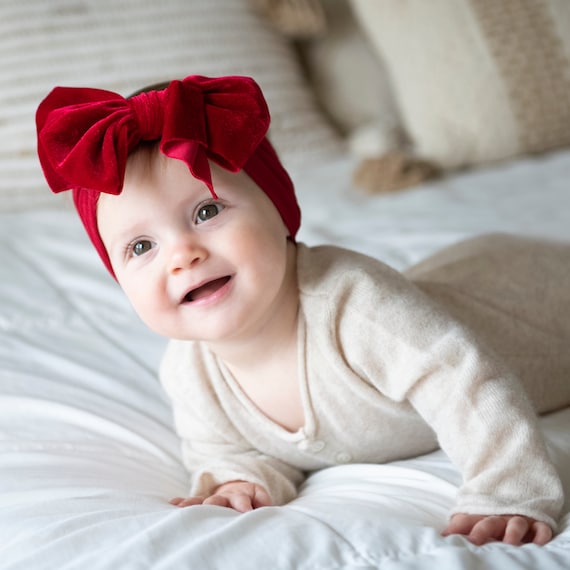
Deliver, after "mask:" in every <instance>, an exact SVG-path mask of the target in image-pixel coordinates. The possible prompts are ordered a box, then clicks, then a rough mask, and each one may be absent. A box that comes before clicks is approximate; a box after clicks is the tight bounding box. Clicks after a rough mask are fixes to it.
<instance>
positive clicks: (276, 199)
mask: <svg viewBox="0 0 570 570" xmlns="http://www.w3.org/2000/svg"><path fill="white" fill-rule="evenodd" d="M269 122H270V118H269V111H268V109H267V104H266V102H265V99H264V98H263V94H262V92H261V90H260V88H259V86H258V85H257V84H256V83H255V81H253V79H250V78H248V77H220V78H213V79H212V78H208V77H201V76H197V75H195V76H190V77H187V78H186V79H183V80H182V81H172V82H171V83H170V85H169V86H168V87H167V88H166V89H163V90H161V91H149V92H145V93H141V94H139V95H135V96H134V97H131V98H129V99H125V98H124V97H122V96H121V95H118V94H117V93H113V92H111V91H104V90H101V89H88V88H74V87H56V88H55V89H54V90H53V91H52V92H51V93H50V94H49V95H48V96H47V97H46V98H45V99H44V100H43V101H42V102H41V104H40V106H39V107H38V110H37V113H36V125H37V131H38V156H39V159H40V163H41V166H42V168H43V171H44V175H45V177H46V180H47V182H48V184H49V186H50V188H51V189H52V191H53V192H62V191H64V190H70V189H71V190H73V198H74V202H75V206H76V208H77V211H78V213H79V216H80V218H81V220H82V222H83V225H84V226H85V229H86V230H87V233H88V234H89V237H90V238H91V241H92V242H93V245H94V246H95V248H96V249H97V251H98V253H99V255H100V256H101V259H102V260H103V262H104V263H105V266H106V267H107V269H108V270H109V271H110V272H111V274H112V275H114V272H113V269H112V267H111V262H110V260H109V256H108V254H107V251H106V249H105V246H104V245H103V242H102V240H101V236H100V235H99V230H98V227H97V200H98V198H99V195H100V193H101V192H105V193H108V194H120V193H121V191H122V188H123V178H124V175H125V168H126V163H127V157H128V155H129V154H130V153H131V152H132V151H133V150H134V149H135V148H136V147H137V145H138V144H139V143H140V142H141V141H160V150H161V152H162V153H163V154H165V155H166V156H168V157H171V158H176V159H179V160H182V161H184V162H185V163H186V164H187V165H188V168H189V169H190V172H191V173H192V175H193V176H194V177H195V178H197V179H199V180H202V181H203V182H204V183H205V184H206V185H207V186H208V188H209V189H210V192H211V193H212V196H213V197H214V198H216V194H215V189H214V187H213V185H212V178H211V173H210V166H209V164H208V159H210V160H213V161H214V162H216V163H217V164H219V165H220V166H222V167H223V168H225V169H227V170H229V171H231V172H238V171H239V170H241V169H242V168H243V170H245V172H246V173H247V174H248V175H249V176H250V178H251V179H252V180H253V181H254V182H255V183H256V184H257V185H258V186H259V187H260V188H261V189H262V190H263V191H264V192H265V193H266V194H267V196H268V197H269V198H270V199H271V201H272V202H273V204H274V205H275V207H276V208H277V210H278V212H279V213H280V215H281V218H282V219H283V221H284V222H285V225H286V227H287V229H288V230H289V234H290V235H291V237H295V234H296V233H297V230H298V229H299V225H300V219H301V215H300V211H299V206H298V204H297V200H296V198H295V192H294V188H293V184H292V182H291V179H290V178H289V175H288V174H287V172H286V170H285V169H284V168H283V166H282V164H281V162H280V161H279V158H278V157H277V154H276V152H275V150H274V149H273V147H272V146H271V144H270V143H269V141H268V140H267V138H266V137H265V135H266V133H267V130H268V128H269Z"/></svg>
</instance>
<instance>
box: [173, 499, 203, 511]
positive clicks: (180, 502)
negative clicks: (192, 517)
mask: <svg viewBox="0 0 570 570" xmlns="http://www.w3.org/2000/svg"><path fill="white" fill-rule="evenodd" d="M168 502H169V503H170V504H171V505H174V506H175V507H181V508H183V507H191V506H193V505H201V504H202V503H203V502H204V499H203V498H202V497H187V498H183V497H175V498H174V499H170V501H168Z"/></svg>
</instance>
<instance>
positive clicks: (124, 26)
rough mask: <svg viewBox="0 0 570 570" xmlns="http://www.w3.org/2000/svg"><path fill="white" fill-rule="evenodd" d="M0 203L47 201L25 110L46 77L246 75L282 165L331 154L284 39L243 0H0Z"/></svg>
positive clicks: (114, 84) (117, 80)
mask: <svg viewBox="0 0 570 570" xmlns="http://www.w3.org/2000/svg"><path fill="white" fill-rule="evenodd" d="M0 37H1V38H2V41H1V42H0V170H1V172H2V176H1V177H0V210H2V209H4V210H7V209H11V210H16V209H22V208H31V207H37V206H41V205H52V204H56V202H57V203H59V201H58V200H57V199H56V198H55V197H54V196H52V195H51V193H50V192H49V190H48V188H47V186H46V184H45V181H44V179H43V176H42V174H41V171H40V168H39V163H38V159H37V157H36V134H35V126H34V115H35V110H36V108H37V105H38V104H39V102H40V100H41V99H42V98H43V97H44V96H45V95H46V94H47V92H48V91H49V90H50V89H51V88H53V87H54V86H55V85H69V86H89V87H99V88H101V89H110V90H112V91H116V92H118V93H121V94H122V95H129V94H130V93H131V92H133V91H135V90H136V89H139V88H141V87H143V86H145V85H151V84H155V83H158V82H161V81H168V80H171V79H175V78H176V79H180V78H182V77H186V76H187V75H193V74H199V75H209V76H218V75H250V76H252V77H254V78H255V79H256V81H257V82H258V83H259V84H260V85H261V87H262V89H263V91H264V93H265V96H266V99H267V102H268V105H269V108H270V111H271V115H272V123H271V129H270V132H269V136H270V138H271V141H272V142H273V143H274V145H275V147H276V148H277V150H278V151H279V153H280V155H281V157H282V159H283V161H284V162H285V164H286V165H287V166H292V165H295V164H298V163H299V162H303V161H311V160H313V159H315V158H318V157H323V156H327V157H328V156H330V155H334V154H336V152H338V151H339V149H340V148H341V143H340V140H339V138H338V137H337V136H336V134H335V131H334V130H333V128H332V127H331V126H330V125H329V123H328V121H327V120H326V119H325V118H324V115H323V114H322V113H321V112H320V111H319V110H318V108H317V105H316V103H315V101H314V100H313V96H312V92H311V91H310V89H309V88H308V86H307V85H306V83H305V80H304V76H303V73H302V71H301V69H300V65H299V64H298V61H297V56H296V53H295V51H294V49H293V47H292V45H291V44H290V42H289V41H288V40H287V39H286V38H284V37H283V36H282V34H281V33H279V32H278V31H277V30H275V29H274V28H273V27H272V26H271V25H270V24H269V23H268V22H266V21H265V19H264V18H262V17H260V16H259V15H258V14H257V13H256V12H255V10H254V9H253V8H252V7H251V5H250V3H249V0H192V1H188V0H161V1H160V2H156V1H155V0H120V1H118V0H49V1H46V0H27V1H26V2H1V3H0Z"/></svg>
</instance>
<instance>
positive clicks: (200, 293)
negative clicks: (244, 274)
mask: <svg viewBox="0 0 570 570" xmlns="http://www.w3.org/2000/svg"><path fill="white" fill-rule="evenodd" d="M230 279H231V276H230V275H226V276H225V277H219V278H218V279H214V280H212V281H208V282H207V283H204V284H203V285H200V287H196V289H192V291H188V293H186V295H184V299H182V302H183V303H192V301H197V300H198V299H203V298H204V297H208V296H209V295H212V294H213V293H215V292H216V291H218V290H219V289H221V288H222V287H223V286H224V285H225V284H226V283H227V282H228V281H229V280H230Z"/></svg>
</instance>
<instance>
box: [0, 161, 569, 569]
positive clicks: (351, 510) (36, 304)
mask: <svg viewBox="0 0 570 570" xmlns="http://www.w3.org/2000/svg"><path fill="white" fill-rule="evenodd" d="M351 166H352V165H351V163H350V161H346V160H343V161H338V162H334V163H330V164H323V165H319V166H318V167H313V168H311V169H309V168H307V169H305V170H304V171H298V172H294V173H293V176H294V178H295V182H296V184H297V187H298V194H299V199H300V202H301V205H302V209H303V216H304V217H303V227H302V230H301V233H300V236H299V237H300V239H301V240H302V241H305V242H307V243H309V244H316V243H322V242H327V243H335V244H339V245H344V246H347V247H352V248H354V249H358V250H360V251H363V252H365V253H368V254H371V255H375V256H377V257H379V258H381V259H383V260H384V261H386V262H387V263H389V264H391V265H393V266H394V267H396V268H398V269H402V268H404V267H406V266H408V265H410V264H412V263H414V262H415V261H418V260H419V259H421V258H423V257H425V256H426V255H427V254H429V253H431V252H433V251H435V250H436V249H438V248H440V247H442V246H444V245H447V244H449V243H452V242H455V241H458V240H460V239H462V238H464V237H468V236H471V235H474V234H479V233H485V232H490V231H509V232H519V233H526V234H534V235H543V236H548V237H554V238H558V239H563V240H566V241H569V242H570V183H569V180H570V152H562V153H555V154H552V155H549V156H546V157H543V158H541V159H537V160H525V161H520V162H518V163H514V164H511V165H507V166H499V167H496V168H493V169H489V170H486V171H479V172H471V173H465V174H460V175H457V176H454V177H451V178H448V179H446V180H442V181H440V182H438V183H436V184H433V185H429V186H425V187H419V188H416V189H414V190H409V191H406V192H400V193H397V194H392V195H386V196H379V197H375V198H370V197H365V196H363V195H361V194H358V193H357V192H355V190H354V189H352V188H351V186H350V171H351ZM46 191H47V190H46ZM537 278H540V276H537ZM569 285H570V284H569ZM569 294H570V287H569ZM164 344H165V341H164V340H163V339H161V338H158V337H156V336H155V335H153V334H152V333H150V332H148V331H147V330H146V329H145V328H144V326H143V325H142V324H140V323H139V321H138V319H137V317H136V316H135V315H134V314H133V312H132V310H131V309H130V307H129V306H128V304H127V302H126V301H125V299H124V298H123V296H122V294H121V292H120V291H119V289H118V287H117V286H116V284H115V283H114V282H113V281H112V280H111V278H110V277H108V276H107V275H106V273H105V271H104V269H103V266H102V264H101V263H100V261H99V260H98V258H97V257H96V254H95V253H94V251H92V248H91V247H90V245H89V244H88V242H87V238H86V236H85V235H84V233H83V230H82V228H81V227H80V223H79V221H78V219H77V217H76V215H75V214H74V213H73V212H66V211H64V212H62V211H49V210H46V211H35V212H27V213H19V214H0V569H1V570H12V569H18V570H20V569H22V570H24V569H25V570H43V569H57V570H61V569H76V568H77V569H89V570H95V569H105V570H122V569H137V570H138V569H146V568H152V569H164V570H166V569H176V570H178V569H186V568H190V569H199V570H202V569H220V570H226V569H227V570H234V569H235V570H246V569H279V570H280V569H292V570H293V569H294V570H308V569H312V570H317V569H319V570H320V569H340V568H343V569H344V568H346V569H376V568H381V569H386V570H404V569H419V570H428V569H429V570H434V569H437V570H456V569H458V568H465V569H480V568H498V569H500V570H514V569H517V570H519V569H533V570H534V569H545V570H557V569H561V570H562V569H568V568H570V516H569V514H568V511H569V509H570V505H569V504H568V501H567V504H566V508H565V515H564V517H563V519H562V521H561V526H560V531H561V532H560V534H559V535H558V536H557V537H556V538H555V539H554V540H553V541H552V542H551V543H550V544H548V545H547V546H546V547H543V548H539V547H535V546H532V545H528V546H524V547H520V548H515V547H509V546H506V545H503V544H498V543H494V544H488V545H486V546H484V547H475V546H472V545H470V544H469V543H468V542H467V541H466V540H465V539H463V538H462V537H458V536H454V537H449V538H445V539H444V538H442V537H440V536H439V531H440V530H441V529H442V528H443V526H444V524H445V521H446V516H447V511H448V509H449V508H450V506H451V505H452V503H453V499H454V494H455V492H456V489H457V486H458V483H459V475H458V473H457V471H456V470H455V469H454V468H453V466H452V465H451V464H450V463H449V461H448V460H447V458H446V457H445V456H444V455H443V454H442V453H441V452H435V453H432V454H429V455H426V456H423V457H419V458H416V459H412V460H408V461H401V462H397V463H392V464H388V465H347V466H342V467H335V468H331V469H327V470H324V471H321V472H318V473H316V474H314V475H312V476H311V477H309V479H308V480H307V482H306V484H305V485H304V486H303V487H302V489H301V492H300V495H299V497H298V498H297V499H296V500H295V501H293V502H292V503H291V504H289V505H286V506H284V507H275V508H264V509H259V510H257V511H254V512H251V513H248V514H237V513H236V512H234V511H232V510H229V509H223V508H218V507H208V506H199V507H192V508H188V509H178V508H176V507H172V506H170V505H169V504H168V499H169V498H170V497H173V496H177V495H183V494H184V493H185V491H186V489H187V485H188V475H187V474H186V473H185V471H184V468H183V467H182V464H181V461H180V456H179V447H178V441H177V438H176V436H175V434H174V432H173V429H172V422H171V416H170V409H169V406H168V403H167V401H166V399H165V397H164V395H163V394H162V391H161V388H160V386H159V384H158V381H157V377H156V370H157V366H158V362H159V359H160V356H161V352H162V350H163V348H164ZM569 381H570V378H569ZM355 413H357V411H356V410H355ZM541 425H542V428H543V430H544V433H545V436H546V438H547V440H548V442H549V445H550V449H551V451H552V454H553V457H554V460H555V462H556V464H557V465H558V467H559V469H560V472H561V473H562V477H563V480H564V485H565V488H566V492H567V495H568V496H570V410H563V411H560V412H558V413H555V414H552V415H550V416H547V417H545V418H543V419H541ZM521 453H524V450H521Z"/></svg>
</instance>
